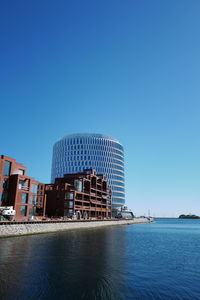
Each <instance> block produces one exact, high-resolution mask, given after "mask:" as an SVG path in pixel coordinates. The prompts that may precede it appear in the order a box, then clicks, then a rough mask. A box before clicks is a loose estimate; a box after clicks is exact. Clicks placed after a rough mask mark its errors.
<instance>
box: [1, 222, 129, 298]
mask: <svg viewBox="0 0 200 300" xmlns="http://www.w3.org/2000/svg"><path fill="white" fill-rule="evenodd" d="M124 229H125V227H119V228H118V230H113V228H112V229H111V228H107V229H98V230H93V229H88V230H84V231H83V230H76V231H66V232H61V233H54V234H46V235H38V236H36V235H35V236H24V237H19V238H9V239H1V240H0V267H1V269H0V278H1V279H0V291H1V294H0V295H1V297H3V298H4V299H116V297H117V292H118V286H119V285H120V273H119V272H117V268H118V267H119V264H120V261H118V257H123V254H124V253H123V252H124V234H123V231H124ZM119 245H120V247H119ZM111 291H112V292H111ZM111 294H112V296H111Z"/></svg>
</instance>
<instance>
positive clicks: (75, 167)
mask: <svg viewBox="0 0 200 300" xmlns="http://www.w3.org/2000/svg"><path fill="white" fill-rule="evenodd" d="M87 168H93V169H95V170H96V171H97V173H98V174H105V175H106V178H107V181H108V183H109V185H110V186H111V188H112V207H113V208H118V207H121V206H123V205H124V204H125V188H124V149H123V146H122V145H121V144H120V143H119V141H117V140H116V139H114V138H112V137H108V136H105V135H102V134H72V135H68V136H65V137H63V138H62V139H60V140H59V141H58V142H56V143H55V145H54V147H53V158H52V170H51V181H52V183H53V182H54V180H55V178H56V177H62V176H63V175H64V174H65V173H76V172H82V171H83V170H84V169H87Z"/></svg>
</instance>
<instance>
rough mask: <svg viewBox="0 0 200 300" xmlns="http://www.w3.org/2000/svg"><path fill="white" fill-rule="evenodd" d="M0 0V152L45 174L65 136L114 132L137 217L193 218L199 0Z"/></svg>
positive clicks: (199, 126) (197, 205) (198, 176)
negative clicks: (57, 143)
mask: <svg viewBox="0 0 200 300" xmlns="http://www.w3.org/2000/svg"><path fill="white" fill-rule="evenodd" d="M0 4H1V6H0V37H1V39H0V113H1V138H0V152H1V153H2V154H5V155H9V156H12V157H15V158H16V159H17V160H18V161H19V162H21V163H24V164H25V165H26V166H27V167H28V174H29V175H31V176H33V177H35V178H37V179H39V180H41V181H44V182H49V180H50V171H51V157H52V146H53V143H54V142H55V141H57V140H58V139H59V138H60V137H62V136H63V135H66V134H70V133H77V132H96V133H103V134H107V135H111V136H113V137H115V138H117V139H119V140H120V141H121V143H122V144H123V145H124V148H125V156H126V200H127V204H128V206H129V207H131V208H132V209H133V210H134V212H136V214H137V215H140V214H144V213H146V214H147V211H148V209H150V210H151V213H152V214H153V215H157V216H177V215H178V214H180V213H196V214H199V215H200V158H199V157H200V139H199V137H200V1H199V0H192V1H191V0H187V1H186V0H167V1H160V0H158V1H155V0H151V1H149V0H126V1H122V0H121V1H119V0H106V1H104V0H102V1H96V0H90V1H88V0H84V1H82V0H79V1H76V0H74V1H67V0H63V1H61V0H57V1H51V0H48V1H47V0H42V1H39V0H34V1H31V0H29V1H27V0H23V1H20V0H19V1H12V0H11V1H9V0H8V1H1V3H0Z"/></svg>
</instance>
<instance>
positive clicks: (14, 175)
mask: <svg viewBox="0 0 200 300" xmlns="http://www.w3.org/2000/svg"><path fill="white" fill-rule="evenodd" d="M44 191H45V185H44V184H43V183H41V182H39V181H37V180H35V179H33V178H32V177H29V176H26V167H25V166H23V165H22V164H20V163H18V162H16V160H15V159H14V158H11V157H8V156H5V155H0V206H13V207H14V209H15V211H16V215H15V219H27V217H29V216H44V215H45V194H44Z"/></svg>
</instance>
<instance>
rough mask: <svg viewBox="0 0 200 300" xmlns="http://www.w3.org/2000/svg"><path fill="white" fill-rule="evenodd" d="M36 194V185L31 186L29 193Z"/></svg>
mask: <svg viewBox="0 0 200 300" xmlns="http://www.w3.org/2000/svg"><path fill="white" fill-rule="evenodd" d="M37 192H38V185H37V184H31V193H33V194H37Z"/></svg>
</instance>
